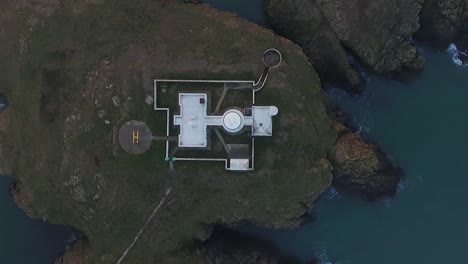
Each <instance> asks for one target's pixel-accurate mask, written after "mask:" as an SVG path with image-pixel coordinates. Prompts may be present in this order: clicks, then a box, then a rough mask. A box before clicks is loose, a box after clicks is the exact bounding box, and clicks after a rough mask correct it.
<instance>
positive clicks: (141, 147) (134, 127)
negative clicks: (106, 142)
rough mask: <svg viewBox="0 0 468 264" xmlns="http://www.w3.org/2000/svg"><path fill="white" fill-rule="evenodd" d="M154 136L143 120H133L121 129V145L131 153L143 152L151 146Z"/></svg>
mask: <svg viewBox="0 0 468 264" xmlns="http://www.w3.org/2000/svg"><path fill="white" fill-rule="evenodd" d="M152 140H153V136H152V134H151V131H150V129H149V128H148V126H147V125H146V124H145V123H144V122H141V121H136V120H131V121H128V122H127V123H125V124H123V125H122V126H121V127H120V129H119V143H120V146H121V147H122V148H123V149H124V150H125V151H127V152H128V153H130V154H142V153H144V152H145V151H147V150H148V149H149V148H150V146H151V141H152Z"/></svg>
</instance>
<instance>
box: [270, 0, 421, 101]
mask: <svg viewBox="0 0 468 264" xmlns="http://www.w3.org/2000/svg"><path fill="white" fill-rule="evenodd" d="M266 9H267V14H268V17H269V21H270V23H271V24H272V26H273V28H274V29H275V30H276V31H277V32H278V33H280V34H282V35H284V36H286V37H288V38H290V39H291V40H293V41H295V42H296V43H298V44H299V45H301V46H302V47H303V49H304V52H305V53H306V54H307V55H308V57H309V59H310V60H311V62H312V64H313V65H314V67H315V68H316V69H317V71H318V72H319V74H320V77H321V80H322V82H324V84H331V85H337V86H340V87H343V88H346V89H347V90H349V91H352V92H360V91H361V90H362V86H363V80H362V78H361V77H360V73H359V72H358V71H357V70H356V68H355V67H354V65H353V64H354V63H353V60H352V59H349V57H350V55H348V54H352V55H354V56H355V57H356V58H357V59H358V60H359V61H360V62H361V63H362V64H364V65H365V66H367V67H369V68H370V69H372V70H374V71H376V72H378V73H382V74H388V75H389V76H392V77H401V76H402V75H403V74H406V73H408V72H417V71H419V70H421V69H422V68H423V66H424V58H423V57H422V55H421V54H420V53H419V52H418V50H417V49H416V48H415V47H414V45H412V43H411V36H412V35H413V34H414V33H415V32H416V31H417V30H418V28H419V24H418V14H419V11H420V9H421V5H420V4H419V3H418V1H414V0H377V1H370V0H351V1H340V0H267V2H266Z"/></svg>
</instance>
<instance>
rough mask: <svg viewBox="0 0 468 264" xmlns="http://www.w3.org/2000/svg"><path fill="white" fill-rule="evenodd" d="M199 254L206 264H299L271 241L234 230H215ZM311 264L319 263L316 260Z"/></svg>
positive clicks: (203, 244)
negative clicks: (281, 251)
mask: <svg viewBox="0 0 468 264" xmlns="http://www.w3.org/2000/svg"><path fill="white" fill-rule="evenodd" d="M199 253H200V254H202V255H203V256H204V259H205V264H299V263H300V262H299V261H298V260H297V259H295V258H294V257H290V256H283V255H281V254H280V253H279V252H278V249H277V248H276V247H275V246H274V245H273V244H272V243H271V242H269V241H265V240H261V239H258V238H256V237H253V236H250V235H246V234H242V233H238V232H236V231H232V230H226V229H220V228H217V230H215V232H214V234H213V236H212V237H211V238H210V239H209V240H207V241H206V242H203V243H202V245H201V249H200V250H199ZM309 263H310V264H314V263H317V262H316V261H315V260H312V261H311V262H309Z"/></svg>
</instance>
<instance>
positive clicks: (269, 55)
mask: <svg viewBox="0 0 468 264" xmlns="http://www.w3.org/2000/svg"><path fill="white" fill-rule="evenodd" d="M262 61H263V63H264V64H265V66H267V67H270V68H276V67H278V66H279V65H280V64H281V62H282V61H283V56H282V55H281V52H279V50H277V49H267V50H265V52H264V53H263V56H262Z"/></svg>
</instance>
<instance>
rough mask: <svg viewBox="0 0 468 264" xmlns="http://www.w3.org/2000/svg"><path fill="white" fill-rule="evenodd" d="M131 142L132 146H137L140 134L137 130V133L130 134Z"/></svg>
mask: <svg viewBox="0 0 468 264" xmlns="http://www.w3.org/2000/svg"><path fill="white" fill-rule="evenodd" d="M132 136H133V137H132V142H133V144H138V142H139V140H140V132H139V131H138V130H137V131H133V134H132Z"/></svg>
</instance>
